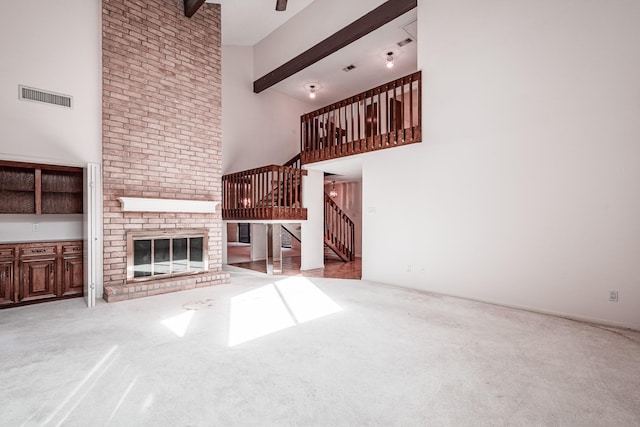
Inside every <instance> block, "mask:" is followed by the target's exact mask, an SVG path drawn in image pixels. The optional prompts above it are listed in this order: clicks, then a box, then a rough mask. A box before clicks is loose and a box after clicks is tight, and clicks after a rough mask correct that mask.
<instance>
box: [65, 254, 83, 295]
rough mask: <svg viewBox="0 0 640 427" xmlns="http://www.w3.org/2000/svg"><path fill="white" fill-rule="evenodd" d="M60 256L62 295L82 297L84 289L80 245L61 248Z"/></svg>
mask: <svg viewBox="0 0 640 427" xmlns="http://www.w3.org/2000/svg"><path fill="white" fill-rule="evenodd" d="M62 256H63V259H62V264H63V272H62V295H63V296H71V295H82V292H83V289H84V259H83V258H82V245H67V246H63V248H62Z"/></svg>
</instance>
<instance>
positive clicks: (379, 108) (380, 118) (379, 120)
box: [374, 88, 382, 148]
mask: <svg viewBox="0 0 640 427" xmlns="http://www.w3.org/2000/svg"><path fill="white" fill-rule="evenodd" d="M380 92H381V90H380V89H379V88H378V120H377V123H376V129H377V132H378V133H377V136H378V144H377V145H378V147H377V148H382V103H381V102H380ZM374 142H375V141H374Z"/></svg>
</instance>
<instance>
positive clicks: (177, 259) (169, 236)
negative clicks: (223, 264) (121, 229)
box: [127, 230, 208, 281]
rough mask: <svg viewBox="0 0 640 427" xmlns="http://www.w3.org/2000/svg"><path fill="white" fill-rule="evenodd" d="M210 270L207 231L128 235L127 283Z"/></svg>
mask: <svg viewBox="0 0 640 427" xmlns="http://www.w3.org/2000/svg"><path fill="white" fill-rule="evenodd" d="M207 270H208V262H207V231H206V230H197V231H195V230H189V231H184V230H183V231H161V232H155V233H148V232H145V233H129V234H128V235H127V280H129V281H138V280H150V279H157V278H164V277H170V276H175V275H180V274H191V273H201V272H204V271H207Z"/></svg>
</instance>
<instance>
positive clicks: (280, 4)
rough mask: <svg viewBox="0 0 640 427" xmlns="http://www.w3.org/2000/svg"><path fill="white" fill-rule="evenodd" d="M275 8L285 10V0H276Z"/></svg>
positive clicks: (280, 10)
mask: <svg viewBox="0 0 640 427" xmlns="http://www.w3.org/2000/svg"><path fill="white" fill-rule="evenodd" d="M276 10H277V11H278V12H284V11H285V10H287V0H276Z"/></svg>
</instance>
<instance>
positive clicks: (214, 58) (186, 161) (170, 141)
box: [102, 0, 228, 301]
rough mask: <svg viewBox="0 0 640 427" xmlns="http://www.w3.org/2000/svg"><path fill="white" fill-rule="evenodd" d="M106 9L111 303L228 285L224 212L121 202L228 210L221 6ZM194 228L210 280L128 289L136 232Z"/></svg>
mask: <svg viewBox="0 0 640 427" xmlns="http://www.w3.org/2000/svg"><path fill="white" fill-rule="evenodd" d="M102 5H103V6H102V7H103V10H102V25H103V43H102V45H103V60H102V62H103V151H102V158H103V185H104V188H103V192H104V242H105V243H104V286H105V299H107V301H117V300H122V299H128V298H135V297H141V296H146V295H152V294H156V293H163V292H171V291H176V290H181V289H188V288H193V287H196V286H209V285H213V284H218V283H224V282H227V281H228V274H227V273H224V272H222V268H221V267H222V265H221V261H222V250H221V244H222V242H221V240H222V232H221V230H222V220H221V217H220V212H219V211H217V212H216V210H215V209H214V210H213V211H206V210H205V211H196V212H193V211H186V212H185V211H182V212H179V211H176V210H173V211H171V210H169V209H167V210H168V211H167V210H166V211H162V212H161V211H158V210H153V209H149V210H147V211H144V212H138V211H136V212H127V211H123V210H122V207H121V203H120V201H119V200H118V198H121V197H133V198H145V199H179V200H184V201H187V204H189V202H192V201H193V202H201V201H209V202H211V203H218V202H219V201H220V200H221V183H220V180H221V165H222V154H221V115H222V111H221V65H220V57H221V45H220V6H219V5H216V4H209V3H206V4H204V5H203V6H202V8H201V9H200V10H199V11H198V13H197V14H195V15H194V16H193V17H192V18H186V17H185V16H184V10H183V2H182V1H178V0H172V1H167V0H104V1H103V2H102ZM196 204H197V203H196ZM178 210H179V209H178ZM185 228H200V229H202V228H206V229H207V230H208V233H209V247H208V254H209V272H208V273H206V274H202V275H195V276H192V277H191V276H190V277H186V278H185V277H183V278H179V279H164V280H160V281H151V282H147V283H145V284H139V283H137V284H135V285H134V284H131V283H127V280H126V235H127V232H130V231H144V230H162V229H185Z"/></svg>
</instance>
